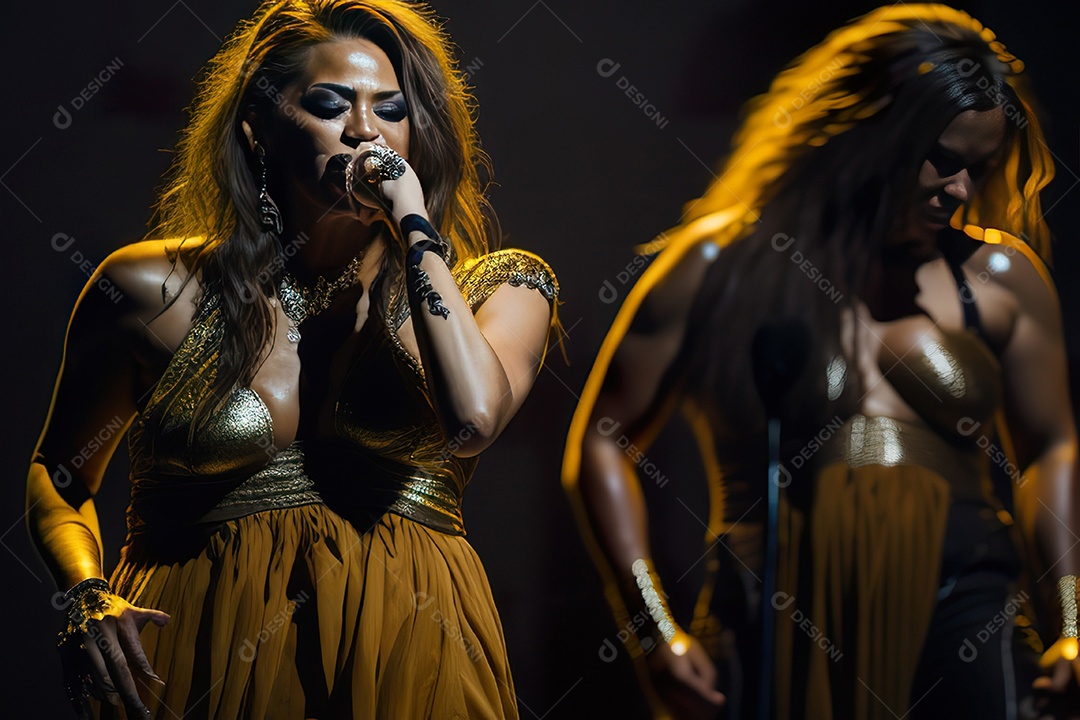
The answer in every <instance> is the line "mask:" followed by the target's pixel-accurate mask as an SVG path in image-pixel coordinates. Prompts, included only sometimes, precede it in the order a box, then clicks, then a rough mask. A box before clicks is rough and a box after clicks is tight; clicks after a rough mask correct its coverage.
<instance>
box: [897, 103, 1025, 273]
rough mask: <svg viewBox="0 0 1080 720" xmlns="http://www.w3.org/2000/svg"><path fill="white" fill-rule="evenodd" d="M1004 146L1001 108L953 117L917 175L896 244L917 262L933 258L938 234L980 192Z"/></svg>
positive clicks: (969, 112)
mask: <svg viewBox="0 0 1080 720" xmlns="http://www.w3.org/2000/svg"><path fill="white" fill-rule="evenodd" d="M1004 143H1005V115H1004V113H1003V112H1002V110H1001V108H995V109H993V110H987V111H982V112H980V111H977V110H966V111H964V112H962V113H960V114H959V115H957V116H956V117H955V118H953V120H952V122H950V123H949V124H948V126H946V128H945V130H944V131H943V132H942V133H941V136H940V137H939V138H938V140H937V143H935V144H934V147H933V148H932V149H931V150H930V154H929V155H928V156H927V158H926V159H925V160H924V161H923V164H922V167H921V168H920V170H919V179H918V184H919V187H918V193H917V194H916V196H915V202H914V205H913V207H912V208H911V211H910V212H909V213H908V217H907V222H906V224H905V227H904V231H903V233H902V235H903V237H902V238H901V240H900V245H902V246H903V247H904V249H905V250H907V251H909V252H910V253H911V254H912V255H913V256H915V257H916V258H918V259H922V260H929V259H931V258H933V257H934V256H935V255H936V253H937V236H938V233H939V232H941V231H942V230H943V229H945V228H946V227H948V225H949V219H950V218H951V217H952V216H953V213H954V212H956V209H957V208H958V207H960V206H961V205H963V204H964V203H966V202H968V201H969V200H970V199H971V198H972V197H974V195H975V194H976V193H977V192H978V191H979V190H980V189H981V187H982V184H983V182H984V180H985V179H986V178H987V177H988V176H989V175H990V174H991V173H992V172H993V170H994V168H995V167H996V166H997V163H998V160H999V158H1000V156H1001V150H1002V146H1003V145H1004Z"/></svg>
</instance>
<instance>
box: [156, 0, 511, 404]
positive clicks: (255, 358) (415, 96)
mask: <svg viewBox="0 0 1080 720" xmlns="http://www.w3.org/2000/svg"><path fill="white" fill-rule="evenodd" d="M343 37H362V38H365V39H368V40H370V41H372V42H373V43H375V44H376V45H377V46H378V47H379V48H380V49H382V50H383V51H384V52H385V53H386V54H387V56H388V58H389V59H390V61H391V64H392V65H393V67H394V71H395V73H396V74H397V77H398V81H399V82H400V83H401V86H402V92H403V93H404V95H405V99H406V102H407V104H408V107H409V116H410V121H411V122H410V138H409V147H410V164H411V165H412V166H413V168H414V169H415V171H416V173H417V175H418V177H419V178H420V182H421V184H422V185H423V187H424V191H425V197H426V201H427V207H428V210H429V212H430V214H431V219H432V224H433V225H434V226H435V227H436V229H437V230H438V231H439V232H440V234H442V235H443V237H445V238H446V239H447V240H449V242H450V244H451V246H452V248H453V250H454V255H455V256H456V258H457V260H458V261H461V260H464V259H468V258H472V257H476V256H479V255H482V254H484V253H486V252H487V251H488V249H489V244H490V243H489V239H491V240H492V242H497V235H498V226H497V223H496V222H495V220H494V215H493V213H491V211H490V206H489V205H488V203H487V200H486V198H485V197H484V186H483V185H482V183H481V173H482V172H483V173H484V174H485V177H489V176H490V164H489V161H488V158H487V156H486V155H485V154H484V153H483V151H482V150H481V149H480V144H479V139H478V137H477V135H476V132H475V130H474V126H473V117H474V114H475V102H474V99H473V97H472V95H471V94H470V92H469V89H468V88H467V86H466V84H465V79H464V76H463V75H462V73H461V72H460V71H459V69H458V66H457V63H456V61H455V60H454V58H453V57H452V54H451V47H452V46H451V42H450V39H449V37H448V36H447V35H446V34H445V32H444V31H443V30H442V28H441V25H440V24H439V23H438V22H437V20H436V18H435V15H434V13H433V11H432V10H430V9H429V8H428V7H426V6H424V5H420V4H415V3H406V2H400V1H398V0H284V1H271V2H265V3H264V4H262V5H261V6H260V7H259V8H258V10H257V11H256V12H255V14H254V16H253V17H252V18H251V19H250V20H247V21H243V22H241V23H240V25H239V26H238V27H237V29H236V30H235V32H234V33H233V34H232V35H231V36H230V37H229V38H228V39H227V40H226V42H225V44H224V45H223V46H222V48H221V50H219V51H218V53H217V54H216V55H215V56H214V58H213V59H212V60H211V61H210V63H209V65H208V66H207V68H206V70H205V72H204V76H203V78H202V79H201V81H200V85H199V90H198V93H197V95H196V97H195V100H194V102H193V104H192V106H191V108H190V115H191V119H190V123H189V124H188V126H187V128H186V129H185V130H184V131H183V134H182V137H181V140H180V142H179V145H178V148H177V157H176V160H175V163H174V166H173V168H172V170H171V171H170V176H169V179H168V181H167V183H166V186H165V188H164V190H163V192H162V193H161V196H160V198H159V201H158V204H157V207H156V211H155V218H154V222H153V223H152V231H151V235H153V236H157V237H179V238H182V239H186V238H194V237H202V238H204V241H203V242H202V243H201V244H200V245H198V246H197V247H195V248H193V249H191V250H190V251H189V255H190V267H191V273H190V274H189V276H188V279H190V277H192V276H194V275H195V274H196V270H197V271H199V272H200V273H201V281H202V291H203V293H204V294H206V293H212V294H216V295H218V296H219V297H220V299H221V308H222V314H223V319H224V323H225V333H224V339H223V341H222V347H221V348H220V355H219V360H218V367H217V374H216V377H215V380H214V384H213V387H212V388H211V392H209V393H207V395H206V396H205V397H204V398H203V399H202V401H201V403H200V406H199V408H198V409H197V412H196V416H197V418H201V420H205V419H206V416H207V415H206V413H207V411H209V410H211V409H212V408H211V406H210V401H211V400H212V399H213V398H215V397H216V398H218V399H219V400H218V402H223V401H224V398H225V396H227V392H223V391H227V390H228V389H230V388H231V387H233V385H234V384H236V383H240V384H248V383H250V382H251V380H252V378H253V377H254V375H255V373H256V372H257V369H258V366H259V364H260V362H261V360H262V359H263V353H264V351H265V348H266V346H267V344H268V343H269V342H270V341H271V339H272V335H273V333H272V328H273V325H272V321H273V318H272V316H271V314H270V311H269V309H268V307H267V304H266V303H263V302H255V301H254V300H256V299H257V298H258V297H260V296H270V295H271V294H273V293H274V288H275V287H276V284H277V281H278V280H279V278H280V269H281V264H282V263H281V253H282V248H281V244H280V240H279V239H278V238H277V236H276V235H274V234H271V233H267V232H265V231H264V230H263V228H262V225H261V222H260V214H259V210H258V205H259V200H258V196H259V185H258V182H259V177H258V176H257V172H258V170H257V168H258V162H257V160H256V159H255V158H254V157H253V154H252V153H251V152H250V149H249V147H248V143H247V141H246V139H245V137H244V135H243V132H242V130H241V125H240V123H241V120H242V119H243V115H242V113H244V112H245V111H246V109H247V108H249V107H252V106H254V108H255V110H256V112H266V111H268V110H270V109H272V106H273V103H274V102H275V100H277V99H278V98H277V97H276V96H275V93H277V91H278V90H280V89H281V88H283V87H285V85H287V84H288V83H289V82H291V81H292V80H293V78H295V77H296V76H297V75H298V74H299V73H300V72H301V71H302V69H303V64H304V62H305V61H306V58H307V54H308V52H309V51H310V49H311V48H312V47H313V46H314V45H316V44H318V43H321V42H326V41H330V40H333V39H335V38H343ZM185 282H186V280H185ZM198 424H199V423H196V425H198Z"/></svg>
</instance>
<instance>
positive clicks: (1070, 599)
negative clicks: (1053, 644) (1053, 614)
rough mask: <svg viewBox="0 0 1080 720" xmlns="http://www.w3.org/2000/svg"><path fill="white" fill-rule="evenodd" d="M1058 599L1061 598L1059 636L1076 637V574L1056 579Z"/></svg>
mask: <svg viewBox="0 0 1080 720" xmlns="http://www.w3.org/2000/svg"><path fill="white" fill-rule="evenodd" d="M1058 599H1060V600H1061V637H1067V638H1074V637H1076V576H1075V575H1065V576H1063V577H1061V578H1059V579H1058Z"/></svg>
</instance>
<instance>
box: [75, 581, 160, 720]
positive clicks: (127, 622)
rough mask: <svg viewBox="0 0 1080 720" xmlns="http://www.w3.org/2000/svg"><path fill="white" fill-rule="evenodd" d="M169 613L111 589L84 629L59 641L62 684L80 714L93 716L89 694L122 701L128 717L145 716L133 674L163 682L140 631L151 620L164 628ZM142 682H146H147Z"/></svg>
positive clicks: (144, 682)
mask: <svg viewBox="0 0 1080 720" xmlns="http://www.w3.org/2000/svg"><path fill="white" fill-rule="evenodd" d="M168 621H169V616H168V615H167V614H166V613H164V612H161V611H160V610H150V609H148V608H140V607H136V606H135V605H132V604H131V603H129V602H128V601H126V600H124V599H123V598H122V597H120V596H119V595H113V594H109V595H108V596H107V600H106V602H105V603H104V606H103V607H102V608H101V610H100V612H97V613H94V616H93V617H88V618H86V619H85V621H84V622H83V623H82V625H81V627H82V629H76V630H75V631H74V632H69V633H68V634H66V635H65V636H64V637H63V638H62V640H61V642H60V659H61V662H62V664H63V668H64V686H65V688H66V689H67V693H68V698H69V699H70V700H71V702H72V705H73V706H74V708H75V712H76V714H78V715H79V717H86V718H90V717H93V714H92V712H91V709H90V706H89V703H88V701H87V698H88V695H90V694H92V695H93V696H94V697H96V698H97V699H99V700H101V701H103V702H108V703H111V704H113V705H121V704H122V705H123V706H124V708H125V710H126V711H127V716H128V717H129V718H141V717H149V716H150V710H149V709H148V708H147V707H146V705H145V704H144V703H143V700H142V698H141V697H140V696H139V691H138V686H137V685H136V677H140V679H141V678H146V680H148V681H150V683H156V684H157V685H159V686H164V684H165V683H164V681H162V679H161V678H160V677H158V676H157V674H156V673H155V672H154V671H153V669H152V668H151V667H150V663H149V661H148V660H147V659H146V653H145V652H144V651H143V647H142V643H141V642H140V640H139V634H140V633H141V632H142V629H143V628H144V627H146V624H147V623H148V622H152V623H154V624H155V625H157V626H158V627H164V626H165V624H166V623H167V622H168ZM146 680H144V681H143V684H144V685H147V687H150V688H151V689H152V690H153V688H152V685H150V683H148V682H146Z"/></svg>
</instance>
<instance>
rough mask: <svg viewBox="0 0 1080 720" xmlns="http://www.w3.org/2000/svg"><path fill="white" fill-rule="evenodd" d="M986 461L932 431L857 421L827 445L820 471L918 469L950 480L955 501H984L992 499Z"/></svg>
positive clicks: (876, 420) (886, 422) (887, 420)
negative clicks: (877, 467)
mask: <svg viewBox="0 0 1080 720" xmlns="http://www.w3.org/2000/svg"><path fill="white" fill-rule="evenodd" d="M984 460H985V459H984V458H982V457H981V456H980V455H979V453H978V451H977V449H975V448H968V447H963V446H958V445H954V444H952V443H950V442H948V441H947V440H945V439H944V438H942V437H941V436H940V435H938V434H937V433H935V432H934V431H933V430H930V429H929V428H926V427H922V426H920V425H916V424H914V423H910V422H905V421H903V420H896V419H894V418H888V417H866V416H865V415H855V416H853V417H851V418H850V419H849V420H848V421H847V422H846V423H844V425H843V426H842V427H841V428H840V429H839V430H838V431H837V432H836V433H835V434H834V435H833V436H832V437H830V438H829V439H828V440H826V441H825V443H824V445H823V446H822V449H821V451H820V453H819V456H818V458H817V462H816V466H817V468H818V469H819V470H820V469H821V468H824V467H825V466H827V465H830V464H833V463H837V462H843V463H846V464H847V465H848V466H850V467H853V468H858V467H866V466H869V465H882V466H886V467H889V466H896V465H909V466H917V467H922V468H926V469H927V470H930V471H932V472H934V473H936V474H938V475H940V476H941V477H943V478H944V479H946V480H947V481H948V482H949V486H950V489H951V491H952V495H953V497H954V498H971V499H983V498H985V497H986V496H987V494H988V493H989V487H988V485H987V482H986V472H985V461H984Z"/></svg>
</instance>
